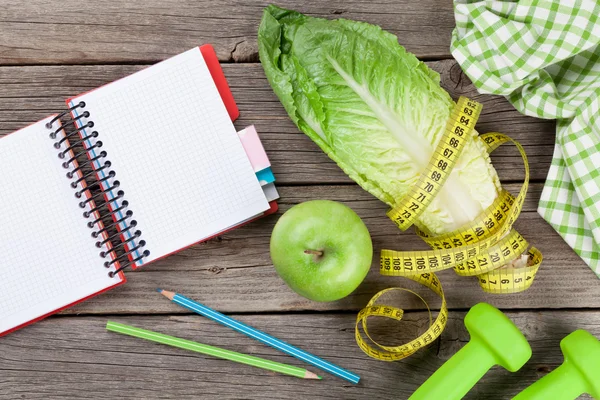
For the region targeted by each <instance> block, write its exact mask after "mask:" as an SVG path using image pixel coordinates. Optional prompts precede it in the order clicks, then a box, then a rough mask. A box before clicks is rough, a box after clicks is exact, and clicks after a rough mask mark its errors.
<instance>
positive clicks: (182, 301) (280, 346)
mask: <svg viewBox="0 0 600 400" xmlns="http://www.w3.org/2000/svg"><path fill="white" fill-rule="evenodd" d="M158 292H159V293H160V294H162V295H163V296H165V297H166V298H168V299H169V300H171V301H172V302H173V303H175V304H179V305H180V306H182V307H185V308H187V309H188V310H192V311H194V312H195V313H198V314H200V315H203V316H205V317H206V318H208V319H211V320H213V321H216V322H219V323H221V324H223V325H225V326H227V327H229V328H231V329H233V330H235V331H238V332H241V333H243V334H246V335H248V336H250V337H251V338H253V339H256V340H258V341H259V342H262V343H264V344H267V345H269V346H272V347H274V348H276V349H277V350H280V351H282V352H284V353H286V354H289V355H291V356H294V357H296V358H298V359H300V360H302V361H305V362H307V363H309V364H311V365H313V366H315V367H317V368H320V369H322V370H323V371H326V372H329V373H330V374H332V375H335V376H338V377H340V378H342V379H346V380H347V381H350V382H352V383H355V384H356V383H358V381H359V380H360V376H358V375H356V374H355V373H352V372H350V371H347V370H345V369H343V368H340V367H338V366H337V365H335V364H332V363H330V362H329V361H325V360H323V359H321V358H319V357H317V356H314V355H312V354H310V353H307V352H306V351H304V350H302V349H299V348H297V347H294V346H292V345H289V344H287V343H285V342H284V341H282V340H279V339H277V338H276V337H273V336H271V335H269V334H266V333H264V332H262V331H259V330H258V329H256V328H253V327H251V326H248V325H246V324H244V323H242V322H239V321H236V320H235V319H233V318H230V317H228V316H226V315H223V314H221V313H220V312H218V311H215V310H213V309H211V308H209V307H206V306H205V305H202V304H200V303H198V302H196V301H194V300H191V299H188V298H187V297H185V296H182V295H180V294H177V293H174V292H169V291H167V290H162V289H158Z"/></svg>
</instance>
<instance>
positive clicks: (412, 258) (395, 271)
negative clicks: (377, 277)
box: [355, 97, 542, 361]
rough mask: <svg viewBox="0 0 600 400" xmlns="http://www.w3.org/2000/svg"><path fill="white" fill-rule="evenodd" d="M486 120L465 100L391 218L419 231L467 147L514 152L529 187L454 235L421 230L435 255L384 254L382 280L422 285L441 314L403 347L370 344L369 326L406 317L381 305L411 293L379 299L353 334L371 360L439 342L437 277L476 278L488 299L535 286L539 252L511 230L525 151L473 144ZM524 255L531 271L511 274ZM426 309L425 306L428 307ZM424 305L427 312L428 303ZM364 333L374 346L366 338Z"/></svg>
mask: <svg viewBox="0 0 600 400" xmlns="http://www.w3.org/2000/svg"><path fill="white" fill-rule="evenodd" d="M480 113H481V104H479V103H477V102H475V101H473V100H470V99H467V98H465V97H461V98H460V99H459V101H458V102H457V103H456V105H455V107H454V110H453V111H452V114H451V116H450V118H449V119H448V124H447V126H446V130H445V132H444V135H443V137H442V139H441V140H440V141H439V143H438V145H437V148H436V149H435V151H434V153H433V156H432V158H431V160H430V162H429V164H428V166H427V168H426V169H425V171H423V172H422V173H421V175H420V176H419V179H418V180H417V183H416V184H415V185H413V187H412V188H411V189H410V190H409V192H408V194H407V195H406V196H405V197H404V198H403V199H401V200H400V202H399V203H398V204H397V205H396V207H394V208H392V209H390V210H389V211H388V212H387V215H388V216H389V217H390V218H391V219H392V220H393V221H394V222H395V223H396V225H397V226H398V227H399V228H400V229H402V230H406V229H408V228H409V227H410V226H411V225H413V224H414V223H415V221H416V220H417V219H418V217H419V216H420V215H421V213H422V212H423V211H424V210H425V208H427V206H428V205H429V204H430V203H431V201H432V200H433V199H434V198H435V195H436V194H437V193H438V192H439V191H440V189H441V188H442V186H443V184H444V183H445V181H446V180H447V178H448V176H449V175H450V172H451V171H452V169H453V167H454V165H455V164H456V161H457V160H458V158H459V157H460V154H461V151H462V149H463V148H464V146H465V144H466V143H467V141H469V140H482V141H483V142H484V144H485V145H486V148H487V151H488V153H491V152H493V151H494V150H496V149H497V148H498V147H499V146H500V145H502V144H504V143H512V144H514V145H515V146H516V147H517V149H518V151H519V153H520V154H521V157H522V158H523V163H524V165H525V179H524V182H523V186H522V187H521V190H520V191H519V194H518V195H517V196H516V197H514V196H513V195H512V194H510V193H509V192H507V191H506V190H504V189H503V190H501V192H500V193H499V195H498V198H497V199H496V200H495V201H494V203H492V205H490V206H489V207H488V208H487V209H486V210H485V211H484V212H483V213H482V214H481V215H480V216H479V217H478V218H476V219H475V221H473V222H471V223H470V224H469V225H467V226H463V227H461V228H459V229H457V230H455V231H453V232H449V233H446V234H443V235H439V236H432V235H430V234H429V233H427V232H424V231H422V230H420V229H418V228H417V229H416V232H417V234H418V235H419V236H420V237H421V238H422V239H423V240H424V241H425V242H426V243H427V244H428V245H429V246H430V247H431V248H432V249H433V250H426V251H394V250H382V251H381V265H380V273H381V274H382V275H387V276H403V277H406V278H409V279H412V280H414V281H416V282H418V283H421V284H422V285H424V286H426V287H427V288H429V289H431V290H432V291H433V292H435V293H436V294H437V295H439V296H440V298H441V300H442V306H441V308H440V312H439V314H438V317H437V319H436V320H435V322H431V312H430V328H429V329H428V330H427V331H426V332H425V333H424V334H423V335H421V336H419V337H418V338H417V339H415V340H413V341H411V342H409V343H407V344H405V345H402V346H394V347H391V346H382V345H380V344H378V343H377V342H376V341H374V340H373V339H372V338H371V337H370V336H369V333H368V329H367V322H366V321H367V318H368V317H372V316H380V317H385V318H391V319H395V320H397V321H399V320H400V319H401V318H402V316H403V311H402V310H401V309H398V308H395V307H391V306H387V305H385V306H381V305H377V304H376V301H377V300H378V299H379V298H380V297H381V296H382V295H383V294H384V293H387V292H389V291H391V290H406V289H401V288H392V289H386V290H383V291H381V292H379V293H377V294H376V295H375V296H374V297H373V298H372V299H371V301H370V302H369V304H367V307H365V308H364V309H363V310H361V312H360V313H359V314H358V317H357V320H356V330H355V336H356V341H357V343H358V345H359V347H360V348H361V349H362V350H363V351H364V352H365V353H367V354H368V355H369V356H371V357H373V358H377V359H380V360H385V361H395V360H399V359H402V358H405V357H408V356H409V355H411V354H413V353H414V352H415V351H417V350H418V349H420V348H421V347H424V346H425V345H427V344H429V343H430V342H431V341H433V340H435V338H437V337H438V336H439V335H440V334H441V332H442V330H443V329H444V327H445V324H446V320H447V313H448V311H447V307H446V299H445V297H444V292H443V290H442V287H441V284H440V282H439V280H438V278H437V277H436V275H435V274H434V273H435V272H437V271H441V270H444V269H449V268H453V269H454V271H455V272H456V273H457V274H458V275H462V276H477V278H478V279H479V285H480V286H481V288H482V289H483V290H484V291H486V292H489V293H516V292H520V291H523V290H526V289H527V288H529V286H531V283H532V282H533V279H534V277H535V274H536V272H537V270H538V268H539V266H540V264H541V262H542V254H541V253H540V252H539V250H537V249H536V248H534V247H532V248H530V249H529V250H528V248H529V244H528V243H527V241H526V240H525V239H524V238H523V237H522V236H521V235H520V234H519V233H518V232H517V231H516V230H514V229H513V227H512V226H513V224H514V222H515V221H516V219H517V217H518V216H519V214H520V213H521V209H522V207H523V202H524V201H525V196H526V194H527V189H528V187H529V163H528V161H527V155H526V154H525V150H524V149H523V147H522V146H521V144H520V143H519V142H517V141H515V140H513V139H511V138H509V137H508V136H505V135H503V134H501V133H488V134H485V135H481V136H479V138H477V137H475V129H474V128H475V123H476V122H477V119H478V117H479V115H480ZM525 252H527V254H528V256H529V257H528V261H527V263H526V265H525V266H521V267H518V268H515V267H513V266H512V265H511V263H513V262H515V261H516V260H517V259H519V258H520V257H521V255H522V254H524V253H525ZM409 292H411V291H409ZM411 293H414V292H411ZM415 294H416V293H415ZM417 296H418V295H417ZM419 297H420V296H419ZM421 300H423V299H422V298H421ZM423 302H424V303H425V301H424V300H423ZM425 305H426V306H427V309H428V310H429V306H428V305H427V303H425ZM360 327H362V329H363V331H364V333H365V335H366V336H367V338H368V339H369V340H370V341H371V342H372V343H373V344H374V346H372V345H370V344H368V343H367V342H366V340H365V339H364V338H363V337H362V335H361V333H360Z"/></svg>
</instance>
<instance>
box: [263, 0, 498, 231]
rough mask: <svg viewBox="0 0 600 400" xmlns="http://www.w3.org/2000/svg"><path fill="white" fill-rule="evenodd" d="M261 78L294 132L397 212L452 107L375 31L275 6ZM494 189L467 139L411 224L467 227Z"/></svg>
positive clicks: (433, 81) (492, 174)
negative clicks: (443, 181)
mask: <svg viewBox="0 0 600 400" xmlns="http://www.w3.org/2000/svg"><path fill="white" fill-rule="evenodd" d="M258 46H259V56H260V61H261V63H262V66H263V68H264V70H265V74H266V76H267V79H268V81H269V83H270V85H271V87H272V88H273V90H274V92H275V94H276V95H277V96H278V97H279V100H280V101H281V103H282V104H283V106H284V108H285V110H286V111H287V113H288V114H289V116H290V118H291V119H292V120H293V121H294V123H295V124H296V125H297V126H298V128H299V129H300V130H301V131H303V132H304V133H305V134H306V135H308V136H309V137H310V138H311V139H312V140H313V141H314V142H315V143H316V144H317V145H318V146H319V147H320V148H321V149H322V150H323V151H324V152H325V153H326V154H327V155H328V156H329V157H330V158H331V159H333V160H334V161H335V162H336V163H337V164H338V165H339V166H340V168H342V170H344V172H345V173H346V174H347V175H348V176H350V178H352V179H353V180H354V181H356V182H357V183H358V184H359V185H360V186H361V187H363V188H364V189H365V190H367V191H368V192H370V193H371V194H373V195H374V196H376V197H377V198H379V199H380V200H381V201H383V202H385V203H387V204H388V205H389V206H394V205H395V204H396V203H397V202H398V201H399V200H400V199H402V197H403V196H404V195H406V194H407V192H408V191H409V189H410V188H411V186H412V185H413V184H414V183H415V182H416V180H417V178H418V177H419V174H420V173H421V172H422V171H423V170H424V169H425V168H426V166H427V164H428V162H429V160H430V158H431V156H432V153H433V151H434V149H435V146H436V145H437V142H438V141H439V140H440V139H441V137H442V135H443V132H444V129H445V127H446V122H447V120H448V118H449V116H450V113H451V111H452V108H453V106H454V102H453V100H452V98H451V97H450V96H449V95H448V93H447V92H446V91H445V90H444V89H442V88H441V87H440V77H439V74H437V73H436V72H435V71H432V70H430V69H429V68H428V67H427V66H426V65H425V64H424V63H422V62H420V61H419V60H418V59H417V58H416V57H415V56H414V55H413V54H411V53H408V52H407V51H406V50H405V49H404V48H403V47H402V46H400V45H399V44H398V39H397V37H396V36H394V35H392V34H390V33H388V32H386V31H384V30H382V29H381V28H380V27H378V26H375V25H370V24H367V23H363V22H357V21H350V20H345V19H338V20H325V19H321V18H313V17H309V16H305V15H303V14H301V13H298V12H295V11H290V10H285V9H282V8H279V7H276V6H273V5H271V6H269V7H267V8H266V9H265V11H264V14H263V17H262V20H261V23H260V27H259V31H258ZM499 189H500V182H499V179H498V175H497V173H496V171H495V170H494V168H493V166H492V164H491V162H490V159H489V156H488V154H487V152H486V151H485V147H484V145H483V143H482V142H481V140H480V139H479V138H477V137H476V138H474V139H473V140H470V141H469V142H468V143H467V145H466V147H465V148H464V150H463V153H462V155H461V157H460V159H459V161H458V162H457V164H456V166H455V168H454V169H453V171H452V173H451V174H450V176H449V178H448V180H447V181H446V184H445V185H444V187H443V188H442V190H441V191H440V193H439V194H438V196H437V197H436V198H435V200H434V201H433V202H432V203H431V204H430V205H429V207H427V209H426V210H425V211H424V212H423V214H422V215H421V216H420V218H419V220H418V221H417V225H418V226H420V227H422V228H424V229H426V230H427V231H429V232H430V233H432V234H442V233H446V232H450V231H452V230H454V229H456V228H458V227H460V226H462V225H464V224H466V223H469V222H470V221H472V220H474V219H475V217H477V216H478V215H479V214H480V213H481V212H482V211H483V210H484V209H485V208H487V207H488V206H489V205H491V204H492V202H493V201H494V199H495V198H496V197H497V195H498V192H499Z"/></svg>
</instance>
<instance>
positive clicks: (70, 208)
mask: <svg viewBox="0 0 600 400" xmlns="http://www.w3.org/2000/svg"><path fill="white" fill-rule="evenodd" d="M48 120H49V119H46V120H44V121H40V122H38V123H36V124H34V125H32V126H29V127H27V128H25V129H22V130H20V131H17V132H15V133H13V134H10V135H8V136H6V137H4V138H2V139H0V182H1V185H2V189H1V190H0V281H1V282H2V284H1V287H2V290H1V291H0V333H2V332H5V331H7V330H9V329H11V328H14V327H16V326H19V325H21V324H23V323H25V322H28V321H31V320H33V319H35V318H37V317H41V316H43V315H45V314H48V313H50V312H52V311H54V310H57V309H59V308H62V307H64V306H66V305H68V304H71V303H73V302H75V301H77V300H80V299H82V298H84V297H87V296H89V295H91V294H94V293H96V292H98V291H100V290H102V289H105V288H108V287H110V286H113V285H115V284H118V283H119V282H120V278H118V277H115V278H109V277H108V273H107V272H108V270H107V269H106V268H104V266H103V264H102V261H103V260H102V259H101V258H100V256H99V254H98V249H97V248H96V247H95V246H94V243H95V240H94V239H93V238H92V237H91V230H90V229H89V228H88V227H87V226H86V223H85V219H84V218H83V216H82V212H81V209H80V208H79V206H78V200H77V199H76V198H75V196H74V195H73V193H74V190H73V189H72V188H71V187H70V186H69V180H68V179H67V178H66V176H65V170H64V169H63V168H62V166H61V165H60V162H61V160H59V159H58V157H57V152H58V150H56V149H55V148H54V147H53V146H52V144H53V141H52V140H50V139H49V138H48V133H49V130H48V129H47V128H46V127H45V123H46V122H47V121H48Z"/></svg>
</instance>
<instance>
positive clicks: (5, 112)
mask: <svg viewBox="0 0 600 400" xmlns="http://www.w3.org/2000/svg"><path fill="white" fill-rule="evenodd" d="M427 64H428V65H429V66H430V67H431V68H433V69H434V70H436V71H438V72H440V74H441V80H442V86H443V87H444V88H445V89H446V90H448V91H449V92H450V94H451V95H452V96H453V97H454V98H458V96H460V95H465V96H469V97H471V98H474V99H476V100H478V101H481V102H482V103H483V115H482V116H481V117H480V119H479V121H480V122H479V123H478V125H477V129H478V130H479V131H480V132H489V131H492V130H493V131H499V132H503V133H506V134H508V135H510V136H511V137H513V138H514V139H516V140H519V141H520V142H521V144H522V145H523V146H524V148H525V150H526V151H527V155H528V157H529V163H530V168H531V177H532V179H533V180H538V181H541V180H544V179H545V178H546V174H547V171H548V167H549V165H550V162H551V159H552V152H553V150H554V137H555V134H554V127H555V125H554V122H553V121H543V120H540V119H535V118H530V117H524V116H522V115H520V114H519V113H518V112H517V111H516V110H515V109H514V108H513V107H512V106H511V105H510V104H509V103H508V102H507V101H506V100H505V99H503V98H501V97H499V96H489V95H479V94H478V93H477V91H476V90H475V88H474V87H473V85H472V84H471V83H470V81H469V79H468V78H467V77H466V76H465V75H464V74H463V73H462V72H461V70H460V68H459V66H458V64H457V63H456V62H455V61H453V60H444V61H436V62H428V63H427ZM143 67H144V66H139V65H113V66H43V67H40V66H38V67H0V102H1V106H0V135H3V134H8V133H10V132H12V131H14V130H16V129H19V128H22V127H23V126H26V125H28V124H31V123H33V122H35V121H38V120H40V119H42V118H43V117H45V116H47V115H48V114H51V113H54V112H56V111H58V110H62V109H63V108H64V99H66V98H68V97H70V96H74V95H76V94H79V93H82V92H84V91H88V90H91V89H93V88H95V87H98V86H100V85H103V84H106V83H109V82H111V81H113V80H115V79H118V78H121V77H123V76H126V75H129V74H131V73H133V72H135V71H137V70H139V69H141V68H143ZM223 67H224V70H225V75H226V76H227V78H228V80H229V83H230V85H231V87H232V90H233V93H234V96H235V99H236V101H237V103H238V106H239V108H240V111H241V118H240V119H239V120H238V121H237V122H236V126H237V127H238V128H240V129H241V128H243V127H244V126H247V125H250V124H254V125H256V128H257V130H258V132H259V134H260V136H261V139H262V141H263V144H264V146H265V149H266V151H267V153H268V154H269V158H270V159H271V162H272V164H273V170H274V173H275V175H276V177H277V180H278V183H279V185H281V184H284V185H286V184H293V185H298V184H337V183H350V182H351V180H350V179H349V178H348V177H347V176H346V175H345V174H344V173H343V172H342V170H341V169H340V168H339V167H338V166H337V165H335V163H334V162H333V161H331V160H329V158H328V157H327V156H326V155H324V154H323V152H322V151H321V150H320V149H319V148H318V147H317V145H316V144H314V143H313V142H312V141H311V140H310V139H309V138H308V137H307V136H306V135H304V134H302V133H301V132H299V131H298V129H297V128H296V127H295V126H294V124H293V123H292V122H291V120H290V119H289V117H288V116H287V114H286V113H285V110H284V109H283V107H282V106H281V104H280V103H279V101H278V100H277V98H276V96H275V95H274V94H273V91H272V90H271V88H270V86H269V84H268V82H267V80H266V78H265V76H264V72H263V70H262V67H261V66H260V65H258V64H226V65H223ZM492 159H493V162H494V166H495V167H496V169H497V170H498V173H499V174H500V177H501V179H503V180H505V181H515V180H520V179H522V177H523V166H522V161H521V157H520V156H519V155H518V153H517V151H516V149H515V148H514V146H509V145H507V146H502V147H500V148H499V149H498V150H497V151H496V152H495V153H494V155H493V156H492Z"/></svg>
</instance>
